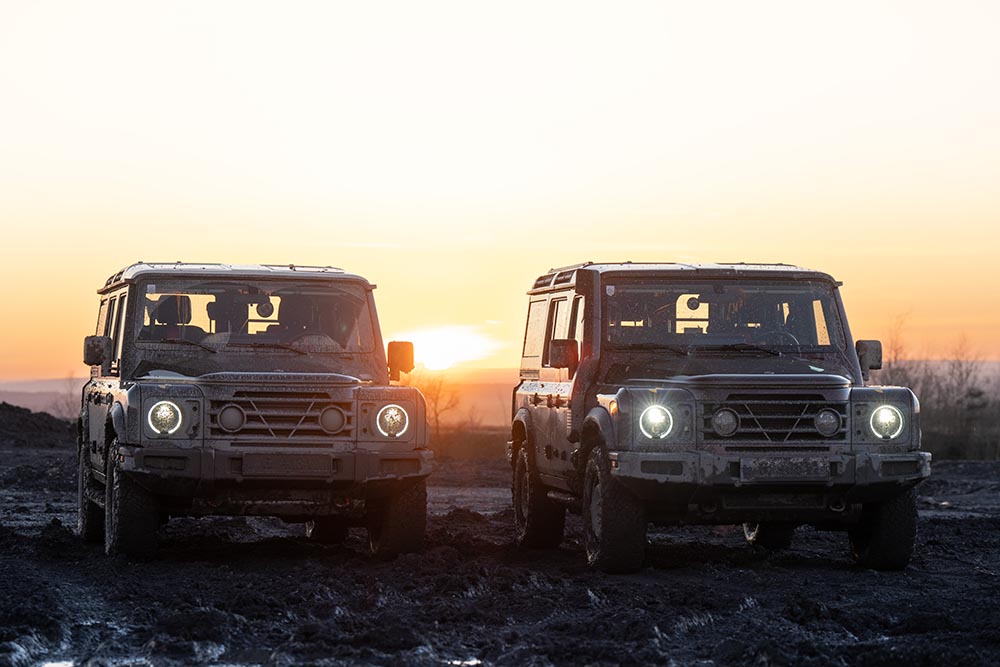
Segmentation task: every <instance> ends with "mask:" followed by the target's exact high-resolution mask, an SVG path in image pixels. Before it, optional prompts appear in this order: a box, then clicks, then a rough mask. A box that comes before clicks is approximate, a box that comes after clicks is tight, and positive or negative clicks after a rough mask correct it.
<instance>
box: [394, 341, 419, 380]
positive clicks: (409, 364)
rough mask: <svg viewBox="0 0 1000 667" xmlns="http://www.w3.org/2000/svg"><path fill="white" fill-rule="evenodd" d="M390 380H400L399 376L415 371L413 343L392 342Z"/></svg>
mask: <svg viewBox="0 0 1000 667" xmlns="http://www.w3.org/2000/svg"><path fill="white" fill-rule="evenodd" d="M388 357H389V379H391V380H398V379H399V374H400V373H401V372H402V373H409V372H410V371H412V370H413V343H409V342H403V341H392V342H391V343H389V354H388Z"/></svg>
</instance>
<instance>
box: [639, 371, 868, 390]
mask: <svg viewBox="0 0 1000 667" xmlns="http://www.w3.org/2000/svg"><path fill="white" fill-rule="evenodd" d="M623 384H624V385H625V386H635V385H642V386H655V387H683V388H686V389H699V388H704V389H764V390H767V389H847V388H850V386H851V381H850V380H849V379H848V378H846V377H844V376H843V375H836V374H832V373H824V374H816V375H806V374H803V373H787V374H775V373H744V374H722V373H719V374H712V375H679V376H676V377H673V378H669V379H659V378H648V379H647V378H630V379H628V380H626V381H625V382H624V383H623Z"/></svg>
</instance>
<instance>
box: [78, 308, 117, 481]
mask: <svg viewBox="0 0 1000 667" xmlns="http://www.w3.org/2000/svg"><path fill="white" fill-rule="evenodd" d="M127 305H128V297H127V295H126V293H125V292H124V291H122V292H119V293H117V294H114V295H111V296H110V297H109V298H107V299H106V300H102V302H101V311H100V315H99V317H98V323H97V335H99V336H109V337H110V338H111V340H112V346H111V349H112V359H111V362H110V364H108V366H107V368H106V372H105V369H103V368H102V367H99V366H94V367H92V368H91V379H90V382H88V383H87V385H86V387H85V389H84V401H85V405H86V413H87V433H88V436H89V440H88V445H89V447H88V450H89V453H90V460H91V463H92V465H93V466H94V468H96V469H97V470H103V469H104V456H105V448H104V445H105V444H106V443H105V437H106V424H107V419H108V411H109V410H110V409H111V406H112V404H113V403H114V401H115V397H116V396H118V395H119V394H120V391H121V390H120V381H119V373H120V370H119V369H120V366H121V357H122V347H123V341H124V336H125V330H124V329H125V313H126V312H127Z"/></svg>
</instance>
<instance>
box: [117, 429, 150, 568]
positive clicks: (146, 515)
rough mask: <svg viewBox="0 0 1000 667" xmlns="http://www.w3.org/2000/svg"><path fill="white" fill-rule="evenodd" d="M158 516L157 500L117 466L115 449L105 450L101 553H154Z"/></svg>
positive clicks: (148, 554)
mask: <svg viewBox="0 0 1000 667" xmlns="http://www.w3.org/2000/svg"><path fill="white" fill-rule="evenodd" d="M159 525H160V514H159V510H158V509H157V506H156V499H155V498H154V497H153V495H152V494H151V493H149V492H148V491H146V489H144V488H142V487H141V486H139V484H138V483H137V482H136V481H135V480H133V479H132V478H131V477H129V476H128V475H126V474H124V473H123V472H122V470H121V468H120V467H119V464H118V446H117V443H114V442H113V443H112V444H111V447H110V449H109V451H108V472H107V484H106V485H105V496H104V553H106V554H107V555H109V556H114V555H116V554H123V555H126V556H138V557H147V556H151V555H153V554H154V553H156V530H157V528H158V527H159Z"/></svg>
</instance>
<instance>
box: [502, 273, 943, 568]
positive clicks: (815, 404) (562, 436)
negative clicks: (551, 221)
mask: <svg viewBox="0 0 1000 667" xmlns="http://www.w3.org/2000/svg"><path fill="white" fill-rule="evenodd" d="M839 285H840V283H838V282H836V281H835V280H834V279H833V278H831V277H830V276H829V275H826V274H824V273H819V272H816V271H810V270H807V269H802V268H798V267H793V266H786V265H751V264H705V265H688V264H632V263H624V264H593V263H587V264H581V265H578V266H571V267H567V268H562V269H554V270H552V271H550V272H548V273H546V274H545V275H542V276H540V277H539V278H538V279H537V280H536V281H535V284H534V286H533V287H532V289H531V291H529V292H528V294H529V303H528V320H527V329H526V331H525V335H524V350H523V356H522V359H521V381H520V384H518V386H517V387H516V389H515V390H514V397H513V425H512V433H511V436H512V438H511V442H510V444H509V447H508V458H509V461H510V464H511V466H512V468H513V484H512V488H513V500H514V510H515V511H514V514H515V522H516V529H517V534H518V539H519V542H520V543H521V544H523V545H525V546H531V547H554V546H557V545H558V544H559V543H560V541H561V540H562V536H563V525H564V521H565V514H566V511H567V509H569V510H571V511H578V512H580V513H581V514H582V517H583V525H584V540H585V544H586V551H587V558H588V560H589V562H590V563H591V564H592V565H594V566H596V567H598V568H600V569H602V570H605V571H608V572H628V571H635V570H637V569H639V568H640V567H641V566H642V564H643V557H644V549H645V546H646V530H647V527H648V524H649V523H654V524H657V525H679V524H743V527H744V531H745V533H746V537H747V539H748V540H749V541H750V542H752V543H754V544H758V545H760V546H762V547H765V548H769V549H779V548H783V547H787V546H789V544H790V543H791V540H792V537H793V532H794V530H795V528H796V527H797V526H799V525H804V524H811V525H813V526H815V527H816V528H818V529H821V530H842V531H846V532H847V534H848V536H849V538H850V539H849V541H850V546H851V549H852V551H853V553H854V556H855V557H856V559H857V560H858V561H859V562H860V563H862V564H864V565H866V566H869V567H873V568H880V569H896V568H902V567H905V565H906V564H907V563H908V562H909V559H910V555H911V552H912V549H913V542H914V537H915V534H916V523H917V510H916V505H915V500H914V492H913V487H914V486H915V485H916V484H918V483H919V482H921V481H922V480H924V479H925V478H927V476H928V475H929V474H930V460H931V456H930V454H929V453H927V452H923V451H920V422H919V418H920V406H919V403H918V402H917V399H916V397H915V396H914V395H913V392H911V391H910V390H909V389H906V388H903V387H876V386H866V385H865V380H867V379H868V371H869V370H871V369H878V368H880V367H881V363H882V361H881V359H882V347H881V344H880V343H879V342H878V341H858V342H857V344H856V345H855V344H853V343H852V339H851V332H850V329H849V328H848V326H847V317H846V315H845V313H844V307H843V304H842V302H841V299H840V293H839V290H838V287H839Z"/></svg>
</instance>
